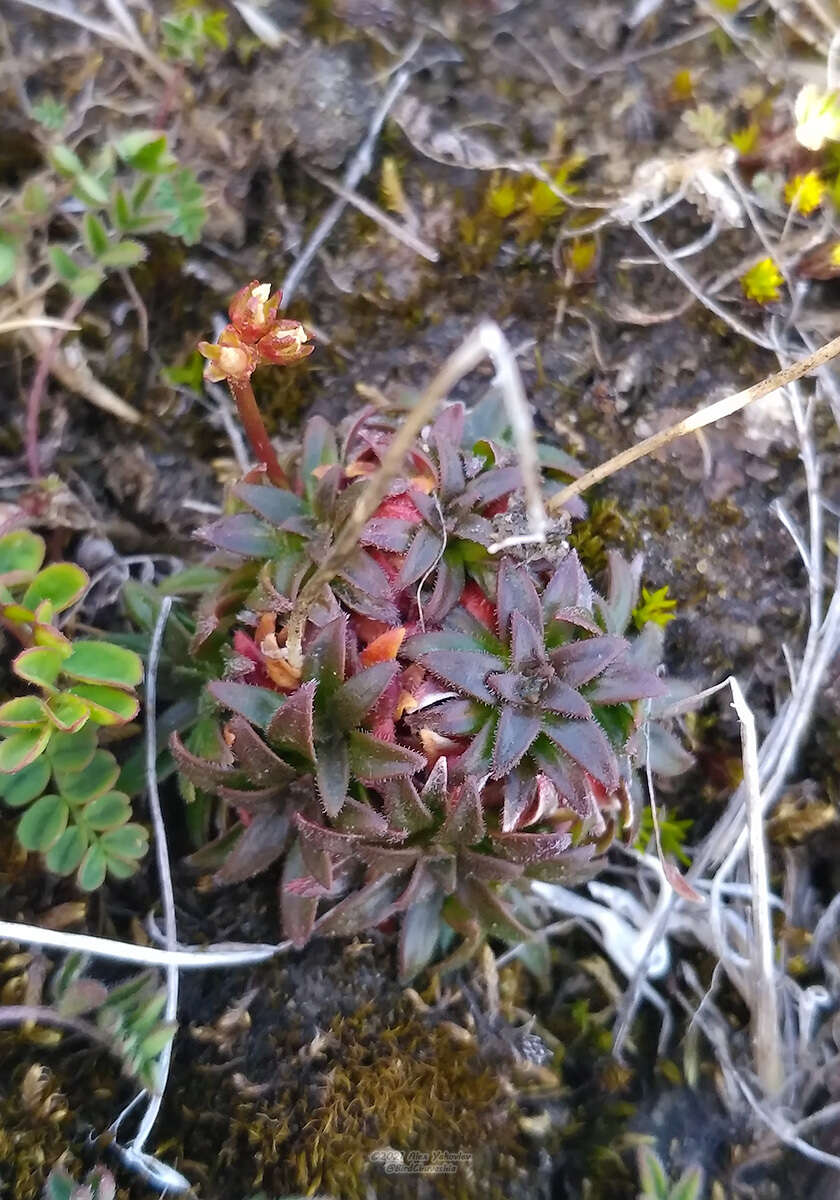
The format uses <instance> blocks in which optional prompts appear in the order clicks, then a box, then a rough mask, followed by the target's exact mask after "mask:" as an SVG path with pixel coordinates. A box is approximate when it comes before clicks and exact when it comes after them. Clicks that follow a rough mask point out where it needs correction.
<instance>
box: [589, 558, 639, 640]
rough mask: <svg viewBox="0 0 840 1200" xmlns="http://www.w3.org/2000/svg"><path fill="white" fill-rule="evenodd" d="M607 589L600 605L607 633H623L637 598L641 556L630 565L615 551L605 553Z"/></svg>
mask: <svg viewBox="0 0 840 1200" xmlns="http://www.w3.org/2000/svg"><path fill="white" fill-rule="evenodd" d="M607 566H608V571H609V589H608V591H607V598H606V600H605V601H602V602H601V604H600V606H599V607H600V609H601V613H602V614H603V617H604V624H605V626H606V629H607V633H624V631H625V629H626V628H627V626H628V625H629V624H630V618H631V617H632V615H633V608H634V606H635V604H636V600H637V599H638V596H639V576H640V574H641V570H642V560H641V556H640V555H637V556H636V558H634V559H633V561H632V563H628V562H627V560H626V559H625V558H624V557H623V556H622V555H621V554H619V553H618V551H616V550H609V551H607Z"/></svg>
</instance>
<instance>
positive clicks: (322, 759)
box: [315, 731, 350, 817]
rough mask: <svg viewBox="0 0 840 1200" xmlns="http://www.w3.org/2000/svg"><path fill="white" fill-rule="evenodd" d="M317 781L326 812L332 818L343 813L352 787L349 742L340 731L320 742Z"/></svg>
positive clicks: (316, 764) (317, 756) (316, 768)
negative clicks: (348, 790) (343, 807)
mask: <svg viewBox="0 0 840 1200" xmlns="http://www.w3.org/2000/svg"><path fill="white" fill-rule="evenodd" d="M316 751H317V753H316V759H315V779H316V782H317V784H318V793H319V795H320V797H321V803H322V804H323V806H324V810H325V811H326V813H327V814H328V816H330V817H335V816H336V815H337V814H338V813H339V812H341V808H342V805H343V804H344V801H345V799H346V797H347V789H348V787H349V786H350V755H349V753H348V748H347V741H346V740H345V738H344V737H343V736H342V734H341V733H340V732H338V731H336V733H334V734H333V735H332V736H330V737H328V738H321V739H319V740H318V743H317V747H316Z"/></svg>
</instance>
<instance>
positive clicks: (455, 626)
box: [432, 589, 507, 655]
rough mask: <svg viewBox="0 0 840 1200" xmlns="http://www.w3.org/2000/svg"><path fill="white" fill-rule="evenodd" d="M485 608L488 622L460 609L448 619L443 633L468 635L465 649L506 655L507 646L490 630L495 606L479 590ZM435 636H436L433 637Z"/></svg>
mask: <svg viewBox="0 0 840 1200" xmlns="http://www.w3.org/2000/svg"><path fill="white" fill-rule="evenodd" d="M478 592H479V595H480V596H481V601H482V604H483V606H485V608H486V611H487V617H488V620H487V622H486V623H485V620H479V618H478V617H477V616H473V614H472V612H470V611H469V610H468V609H467V608H464V607H458V608H456V609H454V610H453V611H452V612H451V613H450V614H449V616H448V617H447V618H446V629H445V630H444V631H443V632H446V633H451V634H453V635H456V636H457V635H458V634H460V635H466V636H467V637H468V638H469V644H468V645H465V646H464V647H463V649H476V650H486V651H487V653H488V654H497V655H504V654H506V644H507V643H504V644H503V643H502V641H501V640H500V639H499V638H497V637H496V635H495V633H493V631H492V630H491V629H490V628H489V618H491V617H492V618H493V619H495V610H494V608H493V605H492V604H491V603H490V601H489V600H487V598H486V596H484V595H481V590H480V589H478ZM432 636H434V635H432ZM451 648H452V649H458V648H459V647H457V646H452V647H451Z"/></svg>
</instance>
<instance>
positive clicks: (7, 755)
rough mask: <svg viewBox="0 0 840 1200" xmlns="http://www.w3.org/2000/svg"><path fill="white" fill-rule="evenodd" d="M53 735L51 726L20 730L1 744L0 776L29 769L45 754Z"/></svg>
mask: <svg viewBox="0 0 840 1200" xmlns="http://www.w3.org/2000/svg"><path fill="white" fill-rule="evenodd" d="M51 734H52V727H51V726H50V725H42V726H35V727H34V728H32V729H19V730H18V731H17V732H15V733H13V734H12V736H11V737H8V738H6V739H5V741H2V742H0V775H11V774H12V773H13V772H15V771H20V770H22V769H23V768H24V767H28V766H29V764H30V763H33V762H34V761H35V759H36V758H38V757H39V756H40V755H41V754H43V752H44V750H45V749H46V747H47V743H48V742H49V740H50V735H51Z"/></svg>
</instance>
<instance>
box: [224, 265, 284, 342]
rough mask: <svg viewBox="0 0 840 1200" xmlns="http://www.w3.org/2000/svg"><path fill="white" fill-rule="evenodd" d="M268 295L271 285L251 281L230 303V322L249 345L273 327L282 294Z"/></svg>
mask: <svg viewBox="0 0 840 1200" xmlns="http://www.w3.org/2000/svg"><path fill="white" fill-rule="evenodd" d="M270 293H271V284H269V283H260V282H259V280H258V279H252V280H251V282H250V283H249V284H248V285H247V287H244V288H241V289H240V290H239V291H238V292H237V293H236V295H235V296H234V297H233V300H231V302H230V308H229V309H228V312H229V314H230V319H231V322H232V323H233V325H235V326H236V329H237V331H238V332H239V335H240V337H241V338H242V340H243V341H244V342H248V343H249V345H253V344H254V343H255V342H258V341H259V340H260V338H261V337H264V336H265V335H266V334H267V333H268V332H269V330H270V329H271V328H272V326H273V325H274V321H275V318H276V316H277V309H278V307H279V305H280V301H281V299H282V296H283V293H282V292H275V293H274V295H273V296H272V295H271V294H270Z"/></svg>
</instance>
